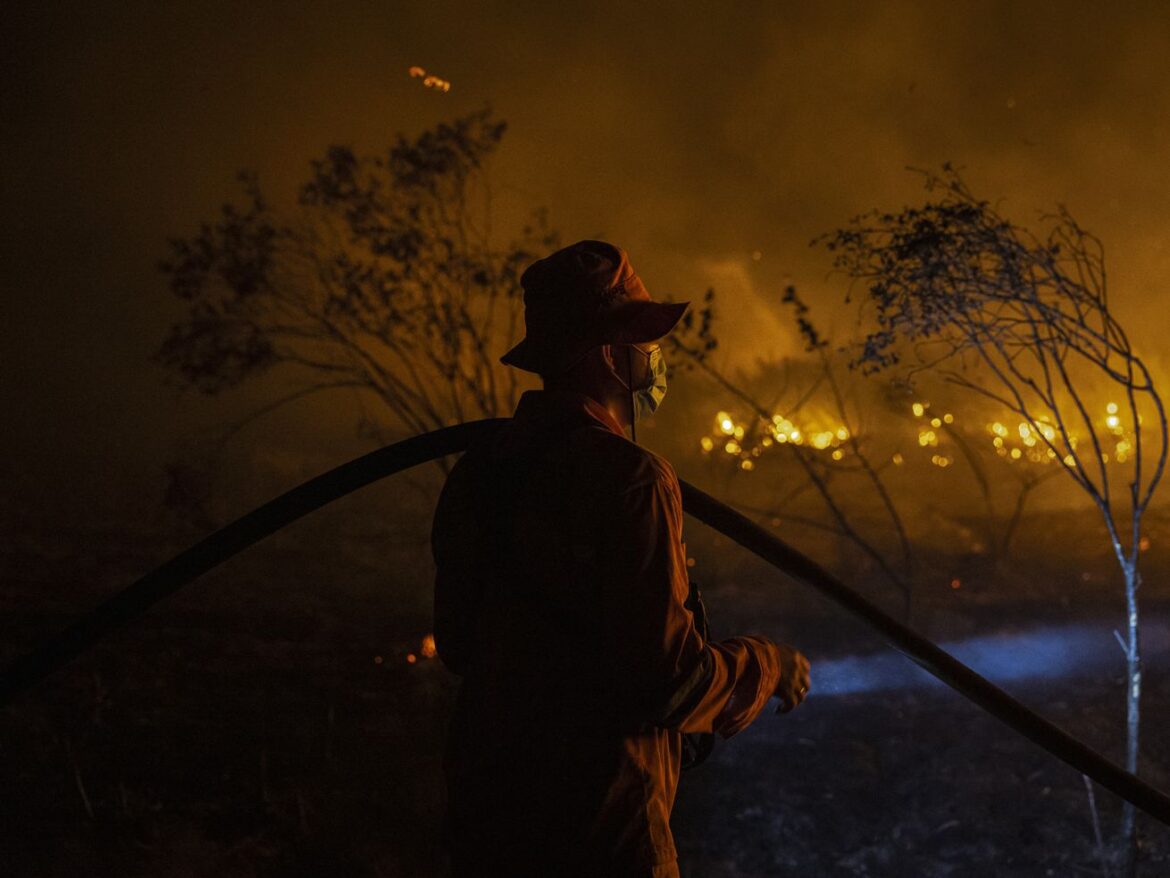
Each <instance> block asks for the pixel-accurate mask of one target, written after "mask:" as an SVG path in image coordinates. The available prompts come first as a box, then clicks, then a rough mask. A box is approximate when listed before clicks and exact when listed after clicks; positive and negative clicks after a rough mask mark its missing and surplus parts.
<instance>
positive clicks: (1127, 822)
mask: <svg viewBox="0 0 1170 878" xmlns="http://www.w3.org/2000/svg"><path fill="white" fill-rule="evenodd" d="M1124 571H1125V606H1126V618H1127V622H1128V637H1127V638H1126V682H1127V684H1128V685H1127V687H1126V691H1125V768H1126V770H1127V771H1129V772H1131V773H1133V774H1137V770H1138V742H1139V739H1138V732H1139V727H1140V719H1141V695H1142V662H1141V649H1140V642H1139V638H1138V634H1139V631H1140V627H1139V620H1138V601H1137V592H1138V587H1139V586H1140V585H1141V574H1140V573H1139V572H1138V567H1137V559H1136V558H1131V559H1130V560H1129V563H1128V564H1125V565H1124ZM1136 817H1137V813H1136V810H1135V808H1134V806H1133V804H1132V803H1130V802H1125V803H1123V807H1122V811H1121V843H1122V845H1123V851H1122V872H1121V874H1122V875H1123V876H1125V878H1135V876H1136V875H1137V863H1138V845H1137V822H1136Z"/></svg>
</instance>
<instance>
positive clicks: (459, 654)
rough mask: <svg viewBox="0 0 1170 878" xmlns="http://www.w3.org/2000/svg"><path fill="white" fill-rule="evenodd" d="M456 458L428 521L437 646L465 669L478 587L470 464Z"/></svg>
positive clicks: (457, 669)
mask: <svg viewBox="0 0 1170 878" xmlns="http://www.w3.org/2000/svg"><path fill="white" fill-rule="evenodd" d="M463 460H464V458H460V460H459V462H458V463H456V465H455V467H454V469H452V470H451V473H450V475H449V476H448V477H447V481H446V482H445V483H444V485H443V490H442V492H441V493H440V494H439V502H438V505H437V506H436V507H435V517H434V520H433V522H432V525H431V554H432V556H433V557H434V561H435V595H434V626H435V650H436V652H437V653H438V656H439V658H440V659H442V661H443V664H445V665H446V666H447V668H448V669H449V670H450V671H452V672H453V673H455V674H459V675H463V674H464V673H465V671H466V667H467V662H468V657H469V656H470V655H471V654H472V653H473V649H474V644H473V643H472V640H473V637H474V626H473V624H472V623H473V620H474V619H475V616H476V608H477V606H478V604H479V600H480V595H481V593H482V590H483V588H482V584H481V581H480V577H481V571H482V563H481V562H480V559H479V558H478V557H477V547H478V545H479V542H480V541H479V534H478V530H477V524H476V516H475V495H474V492H473V490H472V485H471V480H470V472H469V468H468V467H467V466H466V465H461V464H463Z"/></svg>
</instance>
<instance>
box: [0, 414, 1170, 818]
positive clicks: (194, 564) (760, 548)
mask: <svg viewBox="0 0 1170 878" xmlns="http://www.w3.org/2000/svg"><path fill="white" fill-rule="evenodd" d="M506 420H507V419H505V418H490V419H486V420H481V421H471V422H469V423H466V424H458V425H456V426H454V427H447V428H444V429H442V430H436V431H434V432H431V433H424V434H422V435H419V436H414V437H412V438H410V439H406V440H404V441H402V442H397V443H395V444H393V445H388V446H386V447H385V448H381V449H379V450H377V451H374V452H371V453H370V454H367V455H364V456H363V457H359V458H357V459H356V460H351V461H350V462H349V463H346V464H342V465H341V466H339V467H337V468H336V469H333V470H330V471H329V472H327V473H324V474H322V475H320V476H317V477H316V478H313V479H310V480H309V481H308V482H305V483H304V484H303V485H300V486H298V487H296V488H293V489H292V490H291V491H288V492H286V493H284V494H282V495H280V496H279V497H277V498H276V499H275V500H271V501H269V502H268V503H265V504H264V505H263V506H260V507H259V508H257V509H254V510H253V511H252V512H249V513H248V514H247V515H245V516H243V517H242V518H239V519H237V520H236V521H234V522H232V523H231V524H229V525H227V526H226V527H223V528H221V529H220V530H218V531H216V532H215V533H213V534H211V535H210V536H208V537H205V538H204V539H202V540H200V541H199V542H198V543H196V544H195V545H194V546H192V547H191V548H189V549H187V550H186V551H184V552H182V553H180V554H179V555H177V556H175V557H174V558H172V559H171V560H170V561H168V562H167V563H166V564H164V565H162V566H161V567H159V568H157V569H156V570H153V571H151V572H150V573H148V574H146V575H145V576H143V577H142V578H141V579H139V580H138V581H136V582H135V583H133V584H132V585H131V586H129V587H128V588H126V589H124V590H123V591H121V592H119V593H118V594H116V595H114V597H112V598H110V599H109V600H108V601H106V602H104V603H102V604H100V605H99V606H98V607H97V608H95V609H94V610H93V611H91V612H90V613H87V614H86V615H85V616H83V617H81V618H80V619H79V620H77V621H76V622H74V623H73V624H72V625H70V626H69V627H68V628H66V629H65V630H64V631H63V632H61V634H59V635H57V636H56V637H54V638H52V639H51V640H49V641H46V642H45V643H43V644H42V645H41V646H40V647H38V648H37V649H35V650H33V651H32V652H31V653H28V654H26V655H24V656H22V657H20V658H18V659H17V660H16V661H14V662H13V663H12V664H11V665H9V666H8V667H7V668H5V670H4V672H3V673H2V674H0V705H3V704H7V703H9V702H10V701H11V700H12V699H13V698H14V697H15V696H16V695H18V694H19V693H20V692H22V691H23V690H25V689H28V688H29V687H31V686H33V685H34V684H36V683H38V682H40V681H41V680H43V679H44V678H45V677H47V676H49V675H50V674H51V673H53V671H55V670H57V669H58V668H60V667H61V666H62V665H64V664H66V663H67V662H68V661H70V660H71V659H73V658H76V657H77V656H79V655H81V653H83V652H85V651H86V650H87V649H88V648H89V647H90V646H92V645H93V644H94V643H96V642H97V641H98V640H100V639H101V638H102V637H103V636H105V635H106V634H107V633H108V632H110V631H112V630H113V629H115V628H117V627H118V626H120V625H123V624H125V623H127V622H130V621H132V620H133V619H135V618H137V617H138V616H140V615H142V614H143V613H144V612H146V611H147V610H148V609H149V608H150V607H151V606H153V605H154V604H156V603H158V602H159V601H161V600H162V599H163V598H165V597H167V596H168V595H171V594H174V593H175V592H176V591H178V590H179V589H180V588H182V587H183V586H184V585H186V584H187V583H188V582H190V581H191V580H193V579H195V578H196V577H198V576H200V575H201V574H203V573H206V572H207V571H208V570H210V569H211V568H213V567H215V566H217V565H218V564H221V563H222V562H224V561H226V560H227V559H228V558H231V557H232V556H234V555H236V554H238V553H239V552H241V551H243V550H244V549H246V548H248V547H249V546H251V545H254V544H255V543H258V542H259V541H260V540H262V539H264V537H266V536H269V535H270V534H272V533H275V532H276V531H278V530H280V529H281V528H282V527H284V526H285V525H287V524H290V523H291V522H293V521H296V520H297V519H298V518H301V517H303V516H305V515H307V514H308V513H310V512H312V511H314V510H315V509H320V508H321V507H322V506H324V505H326V504H327V503H330V502H332V501H333V500H336V499H338V498H340V497H344V496H345V495H346V494H349V493H351V492H353V491H356V490H357V489H358V488H361V487H364V486H366V485H368V484H370V483H371V482H375V481H377V480H378V479H381V478H384V477H386V476H389V475H393V474H394V473H397V472H401V471H402V470H404V469H409V468H410V467H413V466H417V465H418V464H420V463H426V462H427V461H430V460H434V459H436V458H439V457H443V456H445V455H448V454H454V453H456V452H460V451H463V450H465V449H466V448H467V447H468V446H469V445H470V444H472V443H473V442H476V441H478V440H480V439H482V438H484V437H486V436H487V435H488V434H490V433H492V432H494V431H495V430H497V429H498V428H499V427H500V426H501V425H503V424H504V423H505V422H506ZM681 486H682V494H683V507H684V509H685V510H686V511H687V512H688V513H689V514H690V515H692V516H694V517H695V518H697V519H698V520H699V521H701V522H703V523H704V524H706V525H708V526H709V527H711V528H713V529H715V530H717V531H719V532H720V533H722V534H723V535H724V536H726V537H728V538H730V539H732V540H734V541H735V542H736V543H738V544H739V545H741V546H743V547H744V548H745V549H747V550H748V551H750V552H754V553H755V554H756V555H758V556H759V557H760V558H762V559H763V560H765V561H767V562H768V563H769V564H771V565H772V566H773V567H775V568H776V569H778V570H779V571H781V572H782V573H785V574H787V575H788V576H790V577H791V578H793V579H795V580H797V581H798V582H801V583H804V584H805V585H808V586H811V587H812V588H814V589H816V590H817V591H819V592H820V593H821V594H823V595H825V596H826V597H828V598H830V599H832V600H834V601H836V602H837V603H838V604H839V605H840V606H841V607H843V608H844V609H845V610H847V611H848V612H849V613H851V614H853V615H854V616H856V617H858V618H859V619H861V620H862V621H863V622H865V623H866V624H867V625H869V626H870V627H871V628H873V629H875V630H876V631H877V632H878V633H879V634H880V635H881V636H882V638H883V639H884V640H885V641H886V642H887V643H888V644H889V645H890V646H892V647H893V648H894V649H896V650H898V651H899V652H901V653H902V654H903V655H905V656H906V657H907V658H909V659H910V660H911V661H913V662H915V663H916V664H918V665H919V666H921V667H922V668H924V669H925V670H927V671H929V672H930V673H931V674H933V675H934V676H935V677H937V678H938V679H939V680H941V681H942V682H943V683H946V684H947V685H948V686H950V687H951V688H952V689H954V690H955V691H956V692H958V693H959V694H961V695H963V696H965V697H966V698H968V699H970V700H971V701H973V702H974V703H975V704H977V705H978V706H979V707H981V708H983V709H984V710H985V711H987V712H988V713H990V714H992V715H993V716H995V717H996V718H997V719H999V720H1001V721H1002V722H1004V723H1006V724H1007V725H1008V726H1010V727H1011V728H1013V729H1015V730H1016V731H1017V732H1019V733H1020V734H1022V735H1024V736H1025V737H1026V738H1029V739H1030V740H1032V741H1033V742H1035V743H1036V744H1038V745H1040V746H1041V747H1042V748H1044V749H1045V750H1047V751H1048V752H1049V753H1051V754H1052V755H1053V756H1056V757H1057V758H1058V759H1061V760H1062V761H1064V762H1065V763H1067V764H1068V765H1070V766H1071V767H1072V768H1074V769H1076V770H1077V771H1079V772H1081V773H1082V774H1085V775H1087V776H1088V777H1090V778H1092V779H1093V780H1095V781H1096V782H1097V783H1099V784H1100V785H1101V786H1103V787H1105V788H1106V789H1107V790H1110V791H1111V792H1113V793H1115V794H1117V795H1118V796H1120V797H1121V798H1123V799H1125V800H1126V801H1129V802H1132V803H1133V804H1134V805H1136V806H1137V807H1139V808H1141V809H1142V810H1143V811H1145V812H1146V813H1147V814H1149V815H1150V816H1151V817H1154V818H1155V819H1157V820H1159V821H1160V822H1162V823H1164V824H1166V825H1168V826H1170V798H1168V797H1167V796H1166V795H1165V794H1163V793H1161V792H1159V791H1158V790H1156V789H1154V788H1153V787H1152V786H1150V785H1149V784H1147V783H1146V782H1145V781H1143V780H1142V779H1141V778H1139V777H1137V776H1136V775H1133V774H1130V773H1129V772H1127V771H1125V770H1124V769H1122V768H1120V767H1119V766H1117V765H1115V764H1114V763H1113V762H1110V761H1109V760H1108V759H1106V758H1105V757H1103V756H1102V755H1101V754H1100V753H1098V752H1096V751H1095V750H1093V749H1091V748H1089V747H1087V746H1086V745H1085V744H1083V743H1081V742H1080V741H1078V740H1077V739H1076V738H1073V737H1072V736H1071V735H1068V734H1067V733H1065V732H1063V731H1062V730H1061V729H1059V728H1058V727H1057V726H1055V725H1053V724H1052V723H1050V722H1049V721H1048V720H1046V719H1044V718H1043V717H1042V716H1040V715H1039V714H1037V713H1035V712H1034V711H1032V710H1030V709H1029V708H1028V707H1026V706H1025V705H1023V704H1022V703H1020V702H1019V701H1017V700H1016V699H1015V698H1013V697H1012V696H1011V695H1008V694H1007V693H1006V692H1004V691H1003V690H1002V689H1000V688H999V687H998V686H996V685H994V684H993V683H991V682H990V681H989V680H987V679H986V678H984V677H982V676H980V675H979V674H977V673H975V671H973V670H971V669H970V668H969V667H967V666H966V665H964V664H963V663H962V662H960V661H959V660H958V659H956V658H954V657H953V656H951V655H950V654H949V653H947V652H945V651H944V650H942V649H940V648H939V647H938V646H937V645H936V644H935V643H933V642H932V641H930V640H927V639H926V638H925V637H923V636H922V635H920V634H918V633H917V632H915V631H914V630H913V629H911V628H909V627H907V626H906V625H903V624H902V623H901V622H899V621H897V620H896V619H894V618H893V617H892V616H890V615H888V614H887V613H885V612H883V611H882V610H880V609H879V608H877V607H876V606H874V605H873V604H871V603H870V602H869V601H867V600H866V599H865V598H863V597H862V596H861V595H859V594H858V593H857V592H855V591H853V590H852V589H851V588H849V587H848V586H847V585H845V583H843V582H841V581H840V580H839V579H837V578H836V577H835V576H833V575H832V574H830V573H829V572H828V571H826V570H824V569H822V568H821V567H820V566H819V565H818V564H817V563H816V562H814V561H812V560H811V559H810V558H808V557H806V556H805V555H803V554H801V553H800V552H798V551H796V550H795V549H793V548H792V547H791V546H789V545H787V544H786V543H784V542H783V541H781V540H779V539H777V538H776V537H775V536H773V535H772V534H770V533H768V532H767V531H766V530H764V529H763V528H761V527H760V526H759V525H757V524H756V523H755V522H753V521H751V520H750V519H748V518H745V517H744V516H743V515H740V514H739V513H738V512H736V511H735V510H734V509H731V508H730V507H728V506H726V505H725V504H723V503H721V502H719V501H718V500H716V499H715V498H714V497H711V496H710V495H708V494H705V493H704V492H702V491H700V490H699V489H698V488H695V487H694V486H692V485H690V484H688V483H686V482H681Z"/></svg>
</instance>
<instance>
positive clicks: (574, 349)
mask: <svg viewBox="0 0 1170 878" xmlns="http://www.w3.org/2000/svg"><path fill="white" fill-rule="evenodd" d="M520 284H521V286H522V287H523V288H524V326H525V337H524V339H523V340H522V341H521V342H520V343H519V344H517V345H516V346H515V347H513V348H512V349H511V350H510V351H508V352H507V353H506V354H504V356H502V357H501V358H500V361H501V362H503V363H506V364H508V365H511V366H516V367H517V368H520V369H524V370H526V371H529V372H535V373H537V374H539V375H540V376H541V378H542V379H543V380H544V383H545V387H546V388H550V389H552V388H558V387H559V388H563V389H572V390H576V391H578V392H581V393H585V394H586V395H588V396H591V397H593V398H594V399H597V400H598V401H599V402H601V403H602V404H604V405H607V406H609V407H610V408H611V410H612V411H614V412H615V414H617V415H619V420H622V421H624V422H625V423H626V424H627V425H632V424H633V422H634V421H635V420H636V419H637V416H638V415H639V414H641V413H643V412H644V410H646V409H649V410H650V411H652V410H653V409H654V408H655V407H656V406H657V403H658V402H659V401H661V398H662V395H663V394H664V393H665V387H666V377H665V365H664V363H663V360H662V354H661V349H659V348H658V347H657V345H656V342H657V341H658V340H659V339H661V338H663V337H664V336H666V335H667V334H668V333H669V332H670V331H671V330H672V329H673V328H674V326H675V325H676V324H677V323H678V321H679V320H681V319H682V316H683V314H684V313H685V311H686V309H687V306H688V305H689V304H690V303H689V302H679V303H673V302H655V301H652V300H651V298H650V294H649V292H647V290H646V287H645V285H643V283H642V281H641V279H640V278H639V277H638V276H637V275H636V274H635V273H634V269H633V267H632V266H631V265H630V260H629V257H628V255H627V254H626V252H625V251H624V250H622V249H621V248H620V247H616V246H614V245H613V244H608V243H606V242H604V241H589V240H586V241H578V242H577V243H576V244H573V245H571V246H569V247H565V248H563V249H561V250H557V251H556V252H555V253H552V254H550V255H549V256H546V257H545V258H543V259H538V260H537V261H536V262H534V263H532V264H531V265H530V266H528V268H527V269H525V271H524V274H523V275H522V276H521V278H520ZM619 395H624V396H625V398H626V400H627V403H626V405H624V406H616V405H613V404H612V403H614V401H615V400H617V399H618V397H619Z"/></svg>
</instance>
